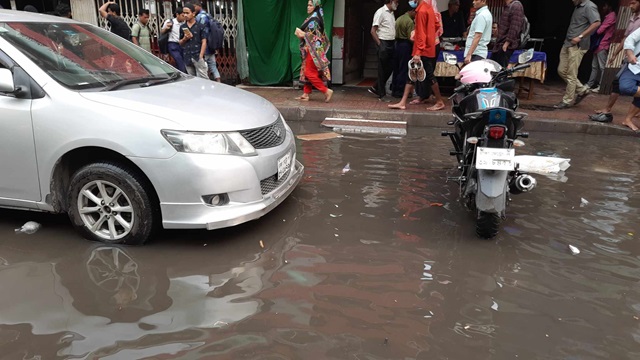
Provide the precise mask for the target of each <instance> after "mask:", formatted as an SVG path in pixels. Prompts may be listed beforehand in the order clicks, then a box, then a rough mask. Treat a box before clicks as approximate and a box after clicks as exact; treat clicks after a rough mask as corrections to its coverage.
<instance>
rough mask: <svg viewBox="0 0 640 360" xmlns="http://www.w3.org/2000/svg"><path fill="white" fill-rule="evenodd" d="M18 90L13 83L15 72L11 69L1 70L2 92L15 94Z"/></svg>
mask: <svg viewBox="0 0 640 360" xmlns="http://www.w3.org/2000/svg"><path fill="white" fill-rule="evenodd" d="M15 90H16V86H15V83H14V82H13V72H11V70H9V69H0V92H3V93H13V92H14V91H15Z"/></svg>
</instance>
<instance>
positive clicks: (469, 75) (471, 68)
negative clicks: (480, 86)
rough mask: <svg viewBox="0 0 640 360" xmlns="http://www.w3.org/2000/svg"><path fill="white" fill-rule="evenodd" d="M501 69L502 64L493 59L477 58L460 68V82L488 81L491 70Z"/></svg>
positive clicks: (491, 75)
mask: <svg viewBox="0 0 640 360" xmlns="http://www.w3.org/2000/svg"><path fill="white" fill-rule="evenodd" d="M500 70H502V66H500V64H498V63H497V62H495V61H493V60H486V59H485V60H478V61H473V62H471V63H469V64H468V65H467V66H465V67H463V68H462V70H460V74H459V76H460V82H461V83H463V84H474V83H488V82H490V81H491V78H492V77H493V74H491V73H492V72H498V71H500Z"/></svg>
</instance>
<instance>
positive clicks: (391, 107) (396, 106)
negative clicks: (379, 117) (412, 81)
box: [387, 102, 407, 110]
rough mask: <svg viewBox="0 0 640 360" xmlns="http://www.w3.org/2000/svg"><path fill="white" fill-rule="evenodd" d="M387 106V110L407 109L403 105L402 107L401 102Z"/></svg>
mask: <svg viewBox="0 0 640 360" xmlns="http://www.w3.org/2000/svg"><path fill="white" fill-rule="evenodd" d="M387 106H389V109H398V110H406V109H407V107H406V106H405V105H403V104H402V103H401V102H399V103H397V104H389V105H387Z"/></svg>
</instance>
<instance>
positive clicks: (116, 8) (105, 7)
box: [98, 1, 131, 41]
mask: <svg viewBox="0 0 640 360" xmlns="http://www.w3.org/2000/svg"><path fill="white" fill-rule="evenodd" d="M98 11H99V12H100V16H102V17H103V18H105V19H106V20H107V22H108V23H109V26H110V28H111V32H112V33H114V34H116V35H118V36H120V37H121V38H123V39H126V40H129V41H131V29H129V25H127V23H126V22H125V21H124V19H123V18H122V17H121V16H120V5H118V4H116V3H115V1H107V2H106V3H104V4H102V6H100V9H98Z"/></svg>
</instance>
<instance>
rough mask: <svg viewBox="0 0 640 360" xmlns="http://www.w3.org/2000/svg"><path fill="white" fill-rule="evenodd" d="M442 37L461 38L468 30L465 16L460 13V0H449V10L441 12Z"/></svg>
mask: <svg viewBox="0 0 640 360" xmlns="http://www.w3.org/2000/svg"><path fill="white" fill-rule="evenodd" d="M440 16H441V17H442V27H443V33H442V37H446V38H461V37H462V34H464V31H465V30H466V26H465V23H464V15H463V14H462V12H461V11H460V0H449V4H448V9H447V10H445V11H443V12H441V13H440Z"/></svg>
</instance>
